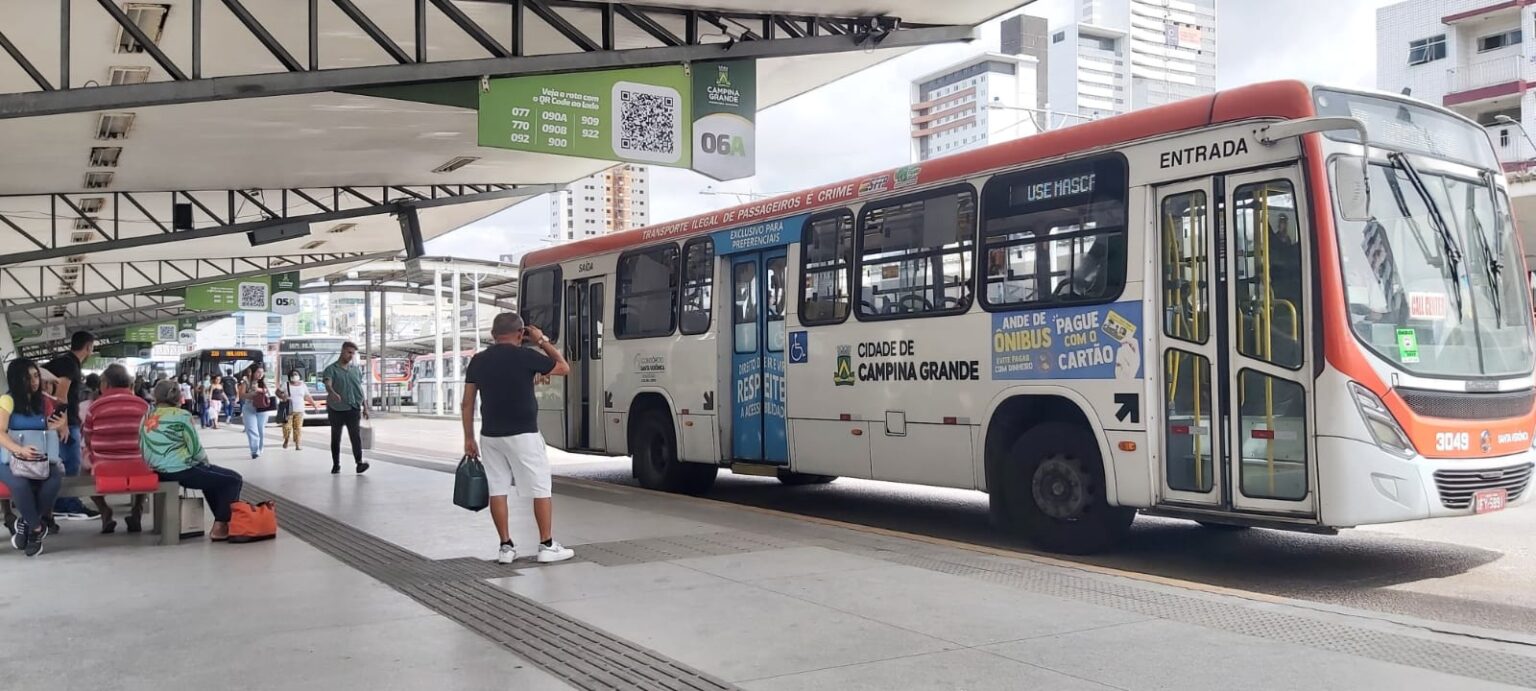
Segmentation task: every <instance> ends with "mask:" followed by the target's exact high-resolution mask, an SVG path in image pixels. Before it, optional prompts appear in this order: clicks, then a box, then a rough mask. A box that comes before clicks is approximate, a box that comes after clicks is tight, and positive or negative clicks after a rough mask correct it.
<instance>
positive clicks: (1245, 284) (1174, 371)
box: [1149, 169, 1316, 515]
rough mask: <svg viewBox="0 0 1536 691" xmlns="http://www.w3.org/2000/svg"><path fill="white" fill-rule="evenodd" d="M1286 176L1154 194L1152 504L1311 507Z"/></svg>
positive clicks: (1292, 213)
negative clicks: (1158, 482)
mask: <svg viewBox="0 0 1536 691" xmlns="http://www.w3.org/2000/svg"><path fill="white" fill-rule="evenodd" d="M1297 180H1298V177H1297V176H1296V175H1295V173H1294V172H1292V171H1290V170H1289V169H1283V170H1272V171H1268V172H1259V173H1249V174H1243V175H1232V176H1225V177H1218V178H1207V179H1203V180H1198V181H1194V182H1187V183H1180V184H1176V185H1168V186H1164V187H1161V188H1158V194H1157V218H1158V229H1159V232H1158V244H1157V253H1158V257H1159V276H1160V279H1161V280H1160V283H1158V284H1155V289H1156V290H1157V291H1158V293H1157V297H1156V298H1155V301H1156V303H1157V304H1158V305H1159V312H1160V314H1161V317H1162V320H1161V321H1162V324H1161V328H1162V333H1161V334H1160V338H1161V343H1162V351H1161V353H1160V358H1159V359H1160V366H1161V374H1162V376H1161V377H1160V378H1159V379H1158V380H1157V383H1156V386H1157V387H1158V388H1159V389H1160V390H1159V391H1158V395H1159V398H1160V399H1161V401H1162V407H1163V420H1162V430H1161V436H1162V447H1161V454H1160V455H1161V460H1162V463H1161V468H1160V470H1161V472H1160V475H1161V477H1162V487H1161V491H1162V497H1163V502H1164V503H1168V504H1174V505H1180V504H1183V505H1194V506H1196V507H1204V508H1214V509H1222V510H1233V511H1241V512H1249V513H1280V514H1291V515H1298V514H1307V515H1310V514H1312V513H1313V512H1314V503H1313V495H1312V492H1311V491H1310V490H1309V486H1310V484H1311V483H1312V482H1313V480H1312V478H1313V477H1315V475H1316V473H1315V472H1314V461H1313V458H1314V456H1313V454H1312V453H1311V451H1310V441H1309V439H1308V435H1307V429H1308V423H1307V415H1308V412H1307V411H1308V410H1309V398H1310V394H1309V389H1310V376H1311V373H1310V368H1309V367H1307V366H1306V363H1307V362H1308V361H1309V357H1310V356H1309V354H1308V350H1309V348H1308V345H1307V335H1306V333H1305V332H1304V329H1303V327H1304V325H1305V324H1306V318H1307V315H1306V314H1305V305H1306V304H1307V298H1306V296H1307V295H1308V294H1309V293H1310V289H1309V288H1307V286H1308V285H1309V283H1308V280H1309V276H1310V271H1311V269H1310V267H1309V265H1308V262H1307V261H1305V260H1304V258H1305V257H1307V256H1309V254H1308V249H1307V247H1306V243H1307V233H1306V232H1305V231H1304V229H1303V228H1302V226H1301V223H1302V221H1303V219H1305V218H1306V215H1305V211H1304V209H1302V208H1301V205H1300V202H1299V197H1298V196H1297V194H1296V189H1297V188H1298V185H1297ZM1153 287H1154V286H1149V288H1153Z"/></svg>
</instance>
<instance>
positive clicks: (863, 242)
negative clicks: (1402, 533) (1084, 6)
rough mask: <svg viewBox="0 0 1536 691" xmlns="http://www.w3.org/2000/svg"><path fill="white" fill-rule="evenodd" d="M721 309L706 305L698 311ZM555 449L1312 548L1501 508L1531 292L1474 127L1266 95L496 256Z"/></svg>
mask: <svg viewBox="0 0 1536 691" xmlns="http://www.w3.org/2000/svg"><path fill="white" fill-rule="evenodd" d="M717 288H718V290H716V289H717ZM520 293H521V301H522V305H521V309H522V313H523V315H524V316H525V317H526V318H527V319H528V320H529V321H530V322H532V323H534V324H537V325H539V326H541V327H542V328H544V329H545V331H546V332H547V333H548V334H549V335H550V336H551V337H552V338H554V339H556V341H558V342H559V343H561V344H562V345H563V347H564V349H565V352H566V353H568V355H569V357H570V359H571V365H572V373H571V375H570V376H567V377H564V378H560V379H557V380H555V381H554V382H553V383H551V384H549V385H546V386H542V387H540V397H541V398H540V415H541V420H540V422H541V427H542V429H543V430H544V432H545V435H546V436H547V437H548V438H549V441H550V442H551V443H552V444H553V445H554V446H557V447H559V448H562V449H570V450H579V451H586V452H595V453H605V454H612V455H631V456H632V457H633V463H634V466H633V467H634V473H635V475H636V476H637V477H638V478H639V480H640V482H641V483H642V484H643V485H644V486H646V487H651V488H660V489H666V490H673V491H682V492H695V493H697V492H703V491H706V490H707V489H708V488H709V487H710V485H711V484H712V483H713V481H714V478H715V475H716V473H717V471H718V469H719V468H730V469H732V470H733V471H736V472H744V473H752V474H772V475H777V476H778V477H780V478H781V479H783V480H784V481H786V482H790V483H803V482H820V481H826V480H828V479H830V478H832V477H835V476H850V477H861V478H873V479H876V480H889V481H894V482H907V483H920V484H927V485H938V486H947V487H961V488H974V489H978V490H982V491H985V492H987V493H988V494H989V495H990V503H991V506H992V511H993V514H994V517H995V518H996V519H998V521H999V522H1001V523H1003V524H1006V525H1009V526H1012V527H1014V528H1016V529H1017V530H1019V531H1020V532H1021V533H1023V534H1024V535H1026V536H1027V537H1029V538H1030V539H1032V540H1034V541H1035V542H1036V543H1037V544H1039V545H1040V546H1042V547H1045V548H1048V549H1052V550H1059V551H1065V552H1087V551H1092V550H1096V549H1101V548H1104V547H1106V546H1108V545H1110V544H1112V543H1113V542H1114V541H1115V540H1116V539H1117V538H1118V537H1120V536H1121V535H1122V534H1123V533H1124V532H1125V531H1126V529H1127V527H1128V526H1129V524H1130V522H1131V520H1132V518H1133V516H1134V514H1135V513H1136V512H1138V511H1140V512H1145V513H1149V514H1159V515H1165V516H1175V517H1182V518H1188V519H1192V520H1196V521H1200V522H1201V523H1203V524H1206V525H1211V526H1263V527H1271V528H1286V529H1294V530H1307V531H1314V532H1333V531H1335V530H1337V529H1339V528H1346V527H1351V526H1358V525H1364V524H1370V523H1384V522H1392V521H1407V520H1414V519H1421V518H1430V517H1436V516H1457V515H1464V514H1473V513H1481V512H1487V511H1494V510H1498V509H1501V508H1503V507H1505V506H1508V505H1510V504H1512V503H1514V502H1517V501H1524V500H1526V499H1527V498H1528V497H1527V495H1528V494H1529V492H1528V491H1527V490H1528V489H1529V484H1530V476H1531V468H1532V460H1533V458H1536V453H1533V451H1532V436H1531V435H1532V431H1533V426H1536V408H1533V402H1536V389H1533V384H1536V381H1533V377H1532V361H1533V356H1532V340H1533V339H1532V327H1531V317H1532V315H1531V304H1530V292H1529V279H1528V276H1527V274H1526V270H1525V265H1524V259H1523V256H1522V252H1521V249H1520V243H1519V241H1518V239H1517V237H1516V233H1515V228H1514V225H1513V223H1512V220H1511V217H1510V213H1509V200H1508V197H1507V192H1506V184H1505V181H1504V178H1503V175H1502V172H1501V168H1500V165H1499V161H1498V160H1497V158H1496V157H1495V155H1494V149H1493V146H1492V144H1491V142H1490V141H1489V139H1488V136H1487V134H1486V133H1485V131H1484V130H1483V129H1482V128H1481V127H1479V126H1478V125H1477V124H1476V123H1475V122H1473V121H1471V120H1468V119H1466V118H1463V117H1461V116H1459V115H1457V114H1455V113H1452V112H1449V111H1446V110H1444V109H1441V108H1438V107H1435V106H1431V105H1428V104H1424V103H1421V102H1418V101H1413V100H1411V99H1408V98H1404V97H1400V96H1395V95H1387V94H1379V93H1365V92H1356V91H1348V90H1342V89H1331V88H1326V87H1314V86H1311V85H1307V84H1303V83H1300V82H1276V83H1268V84H1259V85H1253V86H1249V87H1244V88H1239V89H1233V90H1230V91H1224V92H1220V93H1216V94H1213V95H1210V96H1203V97H1200V98H1196V99H1192V100H1188V101H1184V102H1180V103H1175V104H1171V105H1167V106H1163V107H1158V108H1151V109H1147V110H1143V111H1137V112H1134V113H1131V114H1127V115H1122V116H1119V117H1114V118H1109V119H1105V120H1100V121H1097V122H1092V123H1087V124H1083V125H1079V126H1076V127H1071V128H1068V129H1061V130H1055V131H1051V132H1047V133H1043V134H1039V135H1035V136H1032V137H1028V138H1025V139H1020V140H1016V141H1011V142H1006V143H1002V144H997V145H994V146H990V147H987V148H984V149H980V150H977V151H973V152H969V153H963V154H959V155H955V156H951V157H948V158H941V159H937V160H931V161H926V162H924V163H922V164H920V165H912V166H906V167H903V168H899V169H896V170H889V171H885V172H881V173H876V174H873V175H869V176H866V177H862V178H857V179H854V180H849V181H846V182H842V183H838V184H834V185H827V186H824V187H818V188H815V189H811V190H807V191H804V192H799V193H795V194H791V195H786V196H780V197H776V198H773V199H767V200H763V201H757V202H753V203H751V204H747V205H743V206H738V207H735V208H731V209H726V210H723V211H718V212H714V213H709V214H704V215H700V216H695V217H692V218H687V219H684V220H681V221H677V222H674V223H668V224H665V225H659V226H654V227H649V228H644V229H639V230H634V231H629V232H624V233H616V234H613V235H608V236H603V237H599V238H594V239H591V240H586V241H582V242H574V243H570V244H567V245H561V246H557V247H552V248H548V249H545V250H542V251H538V252H534V253H531V254H529V255H528V256H527V257H526V258H525V260H524V266H523V275H522V286H521V291H520Z"/></svg>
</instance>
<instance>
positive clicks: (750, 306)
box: [731, 260, 757, 353]
mask: <svg viewBox="0 0 1536 691" xmlns="http://www.w3.org/2000/svg"><path fill="white" fill-rule="evenodd" d="M731 292H732V293H733V294H734V295H735V296H736V303H735V305H734V306H733V309H732V310H731V315H732V316H731V323H732V325H733V326H734V327H735V329H736V338H735V339H734V340H733V342H734V343H735V344H736V352H738V353H755V352H757V262H756V261H752V260H748V261H744V262H741V263H738V264H736V265H735V266H734V267H731Z"/></svg>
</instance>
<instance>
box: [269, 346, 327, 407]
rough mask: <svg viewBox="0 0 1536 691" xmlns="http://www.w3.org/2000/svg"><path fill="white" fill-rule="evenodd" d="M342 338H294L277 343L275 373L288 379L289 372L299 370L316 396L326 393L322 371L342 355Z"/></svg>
mask: <svg viewBox="0 0 1536 691" xmlns="http://www.w3.org/2000/svg"><path fill="white" fill-rule="evenodd" d="M341 344H342V339H339V338H294V339H283V340H281V341H278V344H277V364H278V371H277V372H276V373H274V374H275V375H276V376H278V377H280V378H282V379H283V380H287V379H288V373H289V372H292V371H294V370H298V371H299V376H300V377H301V378H303V380H304V383H305V384H308V385H309V390H310V392H312V393H313V394H315V395H316V396H319V395H323V394H324V393H325V382H323V381H321V380H320V371H321V370H324V369H325V368H327V367H330V366H331V363H333V362H336V360H337V359H338V358H340V357H341Z"/></svg>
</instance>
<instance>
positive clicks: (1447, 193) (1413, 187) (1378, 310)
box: [1338, 154, 1533, 377]
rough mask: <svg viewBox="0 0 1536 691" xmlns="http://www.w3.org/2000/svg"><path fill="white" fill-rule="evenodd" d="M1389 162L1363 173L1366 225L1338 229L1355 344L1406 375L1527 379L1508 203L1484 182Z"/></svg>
mask: <svg viewBox="0 0 1536 691" xmlns="http://www.w3.org/2000/svg"><path fill="white" fill-rule="evenodd" d="M1389 160H1390V163H1387V164H1379V163H1373V164H1372V165H1371V166H1370V186H1371V209H1370V211H1371V214H1370V215H1371V216H1372V219H1371V220H1370V221H1367V222H1351V221H1344V220H1342V219H1341V220H1340V221H1339V223H1338V226H1339V243H1340V245H1341V259H1342V262H1343V265H1344V266H1343V269H1344V284H1345V290H1346V297H1347V301H1348V303H1349V316H1350V322H1351V326H1352V328H1353V330H1354V332H1355V335H1356V336H1357V337H1358V338H1359V339H1360V340H1361V341H1362V342H1363V343H1364V344H1365V345H1366V346H1367V347H1368V348H1370V349H1371V350H1372V351H1374V352H1375V353H1376V354H1377V355H1380V356H1381V357H1383V358H1385V359H1386V360H1387V361H1388V362H1391V363H1393V364H1394V365H1395V366H1397V367H1399V368H1401V369H1403V370H1405V371H1407V372H1410V373H1413V374H1420V375H1426V376H1439V377H1501V376H1518V375H1523V374H1528V373H1529V372H1530V371H1531V368H1532V359H1533V356H1532V351H1531V341H1530V338H1529V334H1530V329H1531V305H1530V296H1529V294H1528V292H1527V291H1526V289H1525V285H1526V279H1525V276H1524V275H1523V272H1522V267H1523V266H1524V265H1523V263H1522V261H1521V257H1520V252H1519V245H1518V243H1517V241H1516V239H1515V237H1514V232H1515V228H1514V223H1513V221H1512V219H1511V216H1510V212H1509V200H1508V198H1507V197H1506V196H1504V195H1503V193H1502V192H1499V193H1496V192H1495V191H1494V190H1493V189H1492V186H1491V185H1490V182H1491V180H1490V178H1489V177H1488V176H1484V177H1483V178H1482V179H1468V178H1460V177H1453V176H1450V175H1443V174H1437V173H1421V172H1420V171H1418V170H1417V169H1416V168H1415V167H1414V166H1413V164H1412V162H1410V161H1409V160H1408V159H1407V157H1406V156H1403V155H1401V154H1393V155H1392V156H1390V157H1389Z"/></svg>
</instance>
